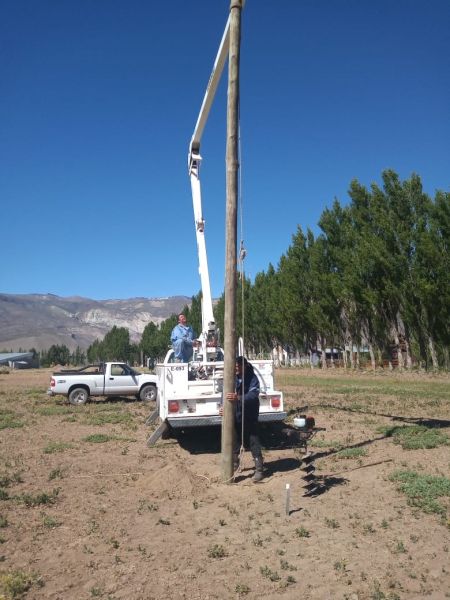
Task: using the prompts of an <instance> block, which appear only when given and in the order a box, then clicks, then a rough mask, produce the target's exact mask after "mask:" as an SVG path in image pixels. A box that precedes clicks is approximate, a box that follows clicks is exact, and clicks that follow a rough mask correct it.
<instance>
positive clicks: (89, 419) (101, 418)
mask: <svg viewBox="0 0 450 600" xmlns="http://www.w3.org/2000/svg"><path fill="white" fill-rule="evenodd" d="M85 422H86V424H87V425H107V424H112V425H117V424H119V423H120V424H122V425H131V423H132V422H133V417H132V416H131V415H130V413H127V412H100V413H98V414H92V415H87V416H86V419H85Z"/></svg>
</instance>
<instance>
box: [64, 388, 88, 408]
mask: <svg viewBox="0 0 450 600" xmlns="http://www.w3.org/2000/svg"><path fill="white" fill-rule="evenodd" d="M88 400H89V393H88V391H87V390H86V389H85V388H74V389H73V390H72V391H71V392H70V394H69V402H70V404H76V405H78V404H86V402H87V401H88Z"/></svg>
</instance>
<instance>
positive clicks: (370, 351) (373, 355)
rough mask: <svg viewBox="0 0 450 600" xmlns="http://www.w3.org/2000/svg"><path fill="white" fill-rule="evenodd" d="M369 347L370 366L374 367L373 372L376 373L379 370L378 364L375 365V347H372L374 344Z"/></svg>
mask: <svg viewBox="0 0 450 600" xmlns="http://www.w3.org/2000/svg"><path fill="white" fill-rule="evenodd" d="M367 345H368V347H369V355H370V364H371V365H372V371H375V370H376V368H377V366H376V363H375V353H374V351H373V346H372V344H371V343H370V342H369V343H368V344H367Z"/></svg>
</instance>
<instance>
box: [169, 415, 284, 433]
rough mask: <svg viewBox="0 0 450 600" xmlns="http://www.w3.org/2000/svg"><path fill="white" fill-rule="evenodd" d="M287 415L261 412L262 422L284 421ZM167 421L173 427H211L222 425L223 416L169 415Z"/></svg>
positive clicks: (260, 420)
mask: <svg viewBox="0 0 450 600" xmlns="http://www.w3.org/2000/svg"><path fill="white" fill-rule="evenodd" d="M286 417H287V413H285V412H277V413H260V415H259V419H258V420H259V422H260V423H274V422H277V423H278V422H280V421H284V419H285V418H286ZM166 420H167V422H168V423H169V425H170V426H171V427H172V428H173V429H186V428H187V427H202V426H204V427H209V426H211V425H221V424H222V417H220V416H219V415H209V416H205V417H167V419H166Z"/></svg>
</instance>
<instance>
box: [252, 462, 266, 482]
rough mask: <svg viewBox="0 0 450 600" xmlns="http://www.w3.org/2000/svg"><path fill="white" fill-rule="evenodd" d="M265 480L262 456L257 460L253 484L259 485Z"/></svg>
mask: <svg viewBox="0 0 450 600" xmlns="http://www.w3.org/2000/svg"><path fill="white" fill-rule="evenodd" d="M263 478H264V463H263V459H262V456H261V457H258V458H255V474H254V475H253V483H258V482H259V481H262V479H263Z"/></svg>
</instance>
